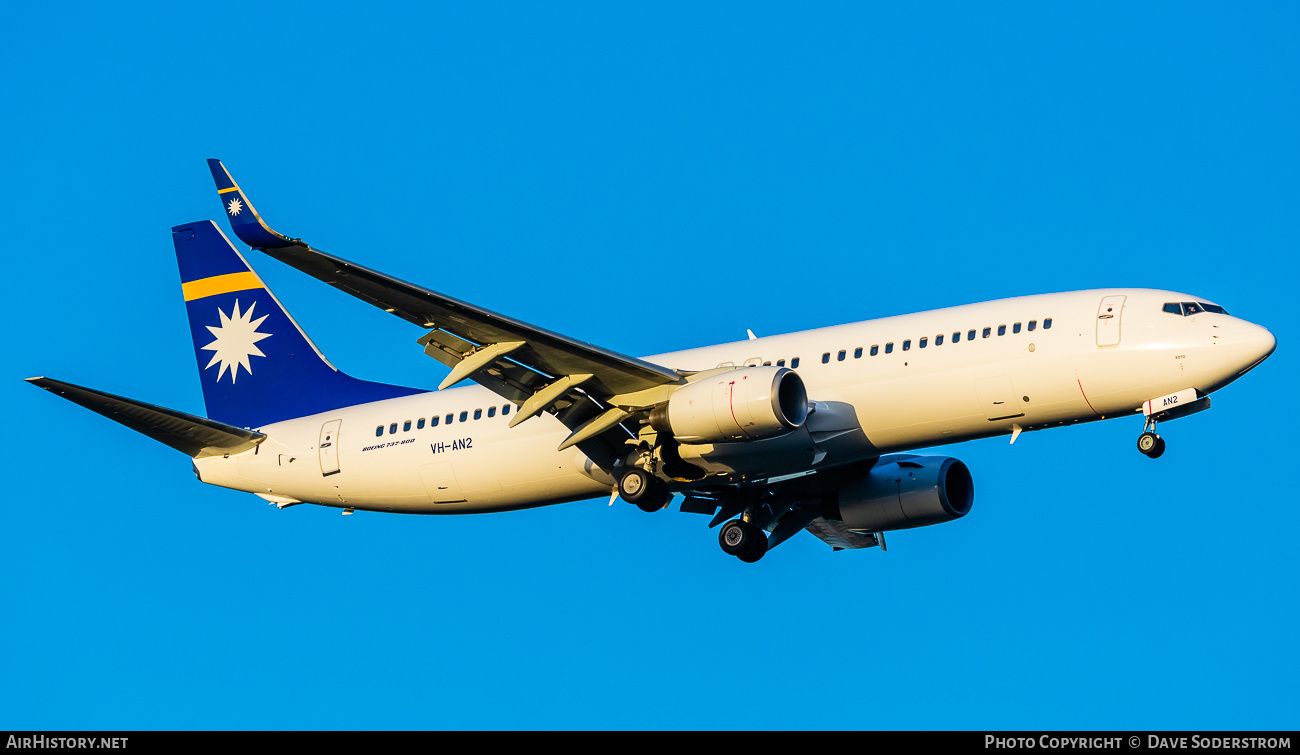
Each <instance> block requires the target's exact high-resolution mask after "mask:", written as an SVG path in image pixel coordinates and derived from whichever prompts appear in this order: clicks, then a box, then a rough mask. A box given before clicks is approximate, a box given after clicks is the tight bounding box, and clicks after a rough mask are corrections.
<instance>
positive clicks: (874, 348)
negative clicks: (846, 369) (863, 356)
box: [871, 344, 880, 357]
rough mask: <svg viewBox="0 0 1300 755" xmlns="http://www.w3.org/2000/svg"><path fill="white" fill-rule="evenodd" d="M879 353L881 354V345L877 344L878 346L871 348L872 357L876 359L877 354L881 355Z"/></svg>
mask: <svg viewBox="0 0 1300 755" xmlns="http://www.w3.org/2000/svg"><path fill="white" fill-rule="evenodd" d="M879 353H880V344H876V345H874V346H872V347H871V356H873V357H874V356H875V355H877V354H879Z"/></svg>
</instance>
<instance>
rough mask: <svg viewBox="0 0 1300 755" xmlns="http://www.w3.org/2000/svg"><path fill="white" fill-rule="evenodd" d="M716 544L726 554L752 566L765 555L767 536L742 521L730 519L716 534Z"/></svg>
mask: <svg viewBox="0 0 1300 755" xmlns="http://www.w3.org/2000/svg"><path fill="white" fill-rule="evenodd" d="M718 544H719V545H721V546H722V550H723V551H725V552H726V553H727V554H729V555H732V556H735V557H736V558H738V559H740V560H741V561H744V562H745V563H747V564H752V563H754V562H755V561H757V560H759V559H760V558H762V557H763V554H764V553H767V534H766V533H764V532H763V530H762V529H761V528H759V527H758V526H757V525H754V524H751V523H749V522H747V521H745V520H744V519H732V520H731V521H730V522H727V523H726V524H724V525H722V530H721V531H720V532H718Z"/></svg>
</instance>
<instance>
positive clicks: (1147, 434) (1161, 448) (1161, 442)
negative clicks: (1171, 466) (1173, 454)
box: [1138, 417, 1165, 459]
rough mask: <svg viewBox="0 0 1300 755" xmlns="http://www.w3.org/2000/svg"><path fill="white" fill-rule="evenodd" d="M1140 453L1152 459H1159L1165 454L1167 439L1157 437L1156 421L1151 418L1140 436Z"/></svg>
mask: <svg viewBox="0 0 1300 755" xmlns="http://www.w3.org/2000/svg"><path fill="white" fill-rule="evenodd" d="M1138 451H1141V452H1142V453H1143V454H1146V455H1147V456H1148V457H1150V458H1152V459H1159V458H1160V455H1161V454H1163V453H1164V452H1165V439H1164V438H1161V437H1160V436H1159V435H1156V423H1155V420H1153V419H1151V418H1149V417H1148V418H1147V424H1146V427H1144V428H1143V431H1142V434H1141V435H1139V436H1138Z"/></svg>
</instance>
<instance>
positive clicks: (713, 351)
mask: <svg viewBox="0 0 1300 755" xmlns="http://www.w3.org/2000/svg"><path fill="white" fill-rule="evenodd" d="M1195 301H1205V300H1204V299H1197V298H1196V297H1193V296H1189V295H1186V294H1178V293H1174V292H1168V291H1155V290H1149V289H1105V290H1095V291H1078V292H1071V293H1060V294H1043V295H1039V296H1025V297H1018V298H1014V299H1002V300H999V301H991V302H984V303H980V304H969V305H964V306H959V307H951V308H948V309H940V310H934V311H930V312H920V313H916V314H910V315H901V316H897V317H887V318H882V319H879V320H869V321H866V322H859V323H853V324H849V325H839V326H835V327H828V328H820V329H817V330H809V331H804V332H800V333H790V334H787V335H779V336H771V337H767V338H758V339H753V340H747V341H737V342H735V343H728V344H722V345H718V346H709V347H705V348H698V349H689V350H686V351H678V352H673V353H670V354H660V355H657V356H651V357H645V358H644V359H645V360H646V361H649V362H653V363H655V364H659V365H663V366H665V367H669V368H672V369H678V370H693V371H698V370H707V369H713V368H716V367H718V366H720V365H725V364H727V363H731V364H734V365H735V366H736V367H743V366H746V365H762V364H772V365H776V364H783V365H784V366H788V367H792V368H794V369H795V371H796V372H797V373H798V374H799V376H800V377H801V378H802V379H803V381H804V384H805V385H806V387H807V391H808V397H809V401H810V402H814V403H815V404H816V406H817V409H816V411H815V412H814V413H813V415H812V416H810V418H809V420H808V426H807V428H806V431H805V429H801V431H800V432H799V433H791V437H790V438H787V439H784V440H783V439H780V438H778V439H773V440H768V441H750V442H748V443H729V444H720V445H718V446H712V445H704V446H692V445H688V444H683V445H682V446H681V450H682V457H683V458H684V459H686V460H688V461H690V462H691V463H693V464H696V465H697V466H699V467H700V468H702V469H705V470H707V471H708V472H709V473H710V474H716V475H719V476H721V477H724V478H727V479H734V476H735V475H738V474H748V475H751V476H753V475H754V474H756V473H757V471H756V470H754V469H751V468H742V467H741V466H738V465H737V464H736V463H734V462H733V461H732V459H733V458H737V459H738V458H745V459H746V462H745V463H746V464H751V465H752V464H754V463H755V459H759V460H760V461H759V462H758V463H759V464H760V466H761V470H758V471H761V472H762V473H763V474H784V473H791V472H795V471H799V470H801V469H807V468H809V467H810V466H813V465H815V466H816V467H817V468H822V467H829V466H835V465H840V464H845V463H850V462H854V461H859V460H862V459H866V458H872V457H875V456H878V455H880V454H882V453H890V452H898V451H907V450H911V449H916V448H922V447H927V446H935V445H941V444H947V443H956V442H959V441H965V440H971V439H974V438H982V437H988V436H992V435H1000V434H1007V433H1011V432H1013V431H1015V430H1016V429H1017V428H1019V429H1020V430H1024V431H1029V430H1038V429H1043V428H1048V427H1057V426H1060V425H1065V424H1071V423H1075V422H1086V421H1091V420H1097V419H1105V418H1109V417H1115V416H1122V415H1128V414H1132V413H1134V412H1138V411H1141V409H1140V407H1141V405H1142V403H1143V402H1144V401H1147V400H1149V399H1153V398H1156V397H1160V396H1164V395H1167V394H1172V393H1175V392H1177V391H1181V390H1185V389H1188V388H1194V389H1196V390H1197V391H1199V392H1200V393H1201V394H1208V393H1210V392H1212V391H1215V390H1217V389H1219V388H1221V387H1223V386H1224V385H1227V384H1228V383H1229V382H1231V381H1233V380H1234V379H1236V378H1237V377H1239V376H1240V375H1241V374H1243V373H1244V372H1245V371H1246V370H1248V369H1250V368H1251V367H1253V366H1255V365H1256V364H1258V363H1259V361H1261V360H1262V359H1264V358H1265V357H1266V356H1268V354H1269V353H1271V352H1272V350H1273V348H1274V345H1275V341H1274V339H1273V336H1272V335H1271V334H1270V333H1269V332H1268V331H1267V330H1265V329H1264V328H1262V327H1260V326H1258V325H1254V324H1252V323H1249V322H1247V321H1244V320H1241V319H1238V318H1235V317H1231V316H1229V315H1226V314H1214V313H1201V314H1197V315H1192V316H1181V315H1178V314H1170V313H1168V312H1164V311H1162V307H1163V305H1164V304H1166V303H1168V302H1195ZM1108 308H1109V309H1110V311H1107V309H1108ZM1106 315H1109V316H1106ZM1049 320H1050V327H1047V325H1048V323H1049ZM1031 323H1032V324H1033V330H1030V325H1031ZM972 331H974V338H970V334H971V332H972ZM986 332H987V333H988V335H987V336H986V335H985V333H986ZM954 334H959V337H954ZM941 336H942V343H940V337H941ZM922 339H924V341H923V340H922ZM873 348H874V349H875V350H876V353H875V355H874V356H873V355H872V351H873ZM887 348H888V352H887V351H886V349H887ZM859 349H861V351H860V352H859V351H858V350H859ZM859 353H860V354H861V356H858V354H859ZM824 354H829V357H825V359H826V360H827V361H823V359H824V357H823V355H824ZM796 358H797V359H798V364H797V366H796V365H795V364H794V360H795V359H796ZM506 407H508V410H509V412H510V414H505V413H504V412H503V410H504V409H506ZM514 410H515V407H513V406H512V405H509V402H507V401H506V400H504V399H502V398H501V397H500V396H498V395H497V394H495V393H493V392H492V391H490V390H488V389H486V388H483V387H480V386H477V385H472V386H467V387H461V388H453V389H449V390H444V391H437V392H431V393H425V394H419V395H415V396H408V397H404V398H397V399H391V400H388V401H379V402H374V403H370V404H362V405H359V406H351V407H346V408H342V409H339V410H337V411H332V412H327V413H323V414H317V415H313V416H310V417H302V418H298V419H293V420H288V421H284V422H278V423H275V424H273V425H268V426H266V427H262V428H256V429H258V430H260V431H261V432H263V433H266V435H267V436H268V437H267V439H266V441H265V442H263V443H262V444H261V445H260V446H258V447H257V448H255V449H253V450H251V451H246V452H244V453H242V454H238V455H235V456H230V457H220V456H218V457H208V458H201V459H197V460H195V468H196V470H197V472H198V474H199V476H200V479H202V480H203V481H204V482H207V483H211V484H214V485H220V486H223V487H229V488H234V489H236V490H243V491H247V492H251V493H256V494H259V495H261V496H262V497H264V498H266V499H267V500H270V501H272V502H278V503H281V504H287V503H295V502H307V503H317V504H323V505H327V506H336V507H341V508H355V509H365V510H374V511H393V512H405V513H425V514H436V513H475V512H488V511H508V510H512V509H520V508H528V507H533V506H543V505H547V504H553V503H563V502H567V501H574V500H580V499H585V498H592V497H596V496H602V495H609V494H610V491H611V488H612V486H613V484H614V480H613V478H612V477H611V476H610V475H609V474H607V473H606V472H604V471H602V470H600V469H599V468H596V467H595V466H594V465H593V464H592V463H591V462H590V460H589V459H587V457H586V456H584V455H583V454H582V453H581V452H580V451H579V450H578V449H577V448H569V449H566V450H564V451H556V447H557V446H558V445H559V444H560V442H561V441H562V440H564V438H565V437H566V436H567V435H568V434H569V432H570V430H569V429H568V428H566V427H564V426H563V425H562V424H561V423H560V422H559V421H558V420H557V419H556V418H555V417H553V416H552V415H550V414H545V413H544V414H542V415H540V416H538V417H534V418H531V419H529V420H526V421H525V422H523V423H521V424H520V425H518V426H517V427H514V428H509V427H507V425H508V423H509V421H510V419H511V418H512V416H513V412H514ZM476 412H478V414H477V415H476ZM462 413H465V414H464V416H465V420H464V421H462V420H461V416H462ZM489 413H490V414H491V416H489ZM448 415H451V417H452V420H451V421H450V422H448V421H447V417H448ZM476 416H477V418H476ZM434 417H437V418H438V422H437V425H436V426H433V423H432V420H433V418H434ZM421 420H423V427H420V423H421ZM335 422H337V423H338V424H337V425H335V424H333V423H335ZM408 422H409V423H410V424H409V429H407V427H408V425H407V423H408ZM394 425H395V426H396V432H392V431H391V430H392V428H393V427H394ZM377 428H380V430H379V431H378V434H377ZM325 434H329V445H327V446H325V447H322V439H323V438H324V437H325ZM763 449H766V453H765V452H764V451H763ZM763 459H766V461H763ZM335 469H337V470H338V471H337V472H335V471H334V470H335Z"/></svg>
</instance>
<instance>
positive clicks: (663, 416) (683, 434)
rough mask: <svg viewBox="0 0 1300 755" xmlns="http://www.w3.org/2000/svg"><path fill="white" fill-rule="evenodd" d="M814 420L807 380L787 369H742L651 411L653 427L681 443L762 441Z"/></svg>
mask: <svg viewBox="0 0 1300 755" xmlns="http://www.w3.org/2000/svg"><path fill="white" fill-rule="evenodd" d="M807 417H808V392H807V390H805V389H804V385H803V378H800V377H799V374H798V373H796V372H795V371H794V370H790V369H787V368H785V367H742V368H740V369H736V370H727V371H726V372H720V373H717V374H714V375H710V376H709V377H706V378H702V379H700V380H697V381H695V382H693V383H687V384H686V385H684V386H682V387H681V388H678V389H677V390H676V391H674V392H673V394H672V396H670V397H669V399H668V401H666V402H664V403H663V404H660V405H659V406H657V407H655V408H654V410H653V411H652V412H651V413H650V426H651V427H653V428H654V429H655V430H657V431H658V432H661V433H667V434H670V435H672V436H673V438H675V439H676V440H677V441H678V442H679V443H722V442H725V441H734V440H759V439H762V438H771V437H775V436H777V435H784V434H785V433H788V432H790V431H791V430H795V429H797V428H799V427H802V426H803V423H804V420H805V419H807Z"/></svg>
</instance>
